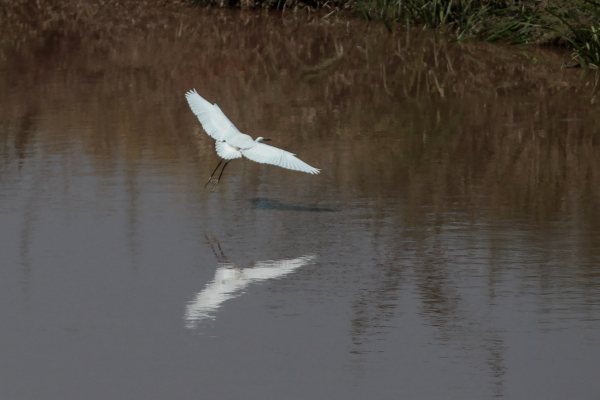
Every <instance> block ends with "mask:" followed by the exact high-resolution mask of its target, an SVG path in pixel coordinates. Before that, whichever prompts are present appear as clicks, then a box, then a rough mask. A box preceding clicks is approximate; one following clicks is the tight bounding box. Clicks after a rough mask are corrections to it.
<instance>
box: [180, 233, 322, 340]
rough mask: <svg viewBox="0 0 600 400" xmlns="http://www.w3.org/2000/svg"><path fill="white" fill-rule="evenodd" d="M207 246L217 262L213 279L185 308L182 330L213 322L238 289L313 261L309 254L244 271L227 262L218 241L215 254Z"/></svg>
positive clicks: (250, 267)
mask: <svg viewBox="0 0 600 400" xmlns="http://www.w3.org/2000/svg"><path fill="white" fill-rule="evenodd" d="M209 244H210V246H211V248H212V250H213V253H214V254H215V256H216V257H217V259H218V268H217V270H216V271H215V277H214V278H213V279H212V280H211V281H210V282H209V283H208V284H207V285H206V287H205V288H204V289H203V290H202V291H201V292H199V293H198V294H197V295H196V297H195V298H194V300H192V301H190V302H189V303H188V305H187V307H186V309H185V321H186V327H187V328H190V329H193V328H195V327H196V325H197V323H198V322H199V321H201V320H202V319H214V318H215V313H216V312H217V310H218V309H219V307H220V306H221V304H222V303H223V302H225V301H226V300H229V299H232V298H235V297H237V296H239V295H241V294H242V290H243V289H244V288H245V287H246V286H248V285H249V284H251V283H255V282H260V281H264V280H267V279H276V278H281V277H283V276H285V275H288V274H290V273H292V272H294V270H296V269H298V268H300V267H302V266H304V265H306V264H308V263H309V262H310V261H312V260H313V259H315V258H316V256H314V255H309V256H304V257H299V258H295V259H292V260H269V261H261V262H256V263H251V264H250V265H249V266H248V267H247V268H240V267H239V266H238V265H236V264H233V263H230V262H229V261H228V260H227V258H226V257H225V254H224V253H223V250H222V249H221V245H220V244H219V243H218V242H217V247H218V249H219V253H217V252H216V251H215V247H214V245H213V244H212V243H210V242H209Z"/></svg>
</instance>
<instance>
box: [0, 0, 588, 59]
mask: <svg viewBox="0 0 600 400" xmlns="http://www.w3.org/2000/svg"><path fill="white" fill-rule="evenodd" d="M199 6H201V7H208V8H212V9H213V10H217V9H223V8H240V9H243V10H245V11H246V16H247V13H248V12H250V13H252V12H256V11H258V10H282V11H283V13H284V15H290V14H291V15H295V16H297V17H298V18H306V20H307V21H310V22H315V21H317V22H324V23H331V22H334V23H335V22H340V21H341V22H343V21H346V20H356V19H357V18H363V19H366V20H369V21H377V22H379V23H382V24H383V25H385V27H386V28H387V30H388V31H390V32H391V31H394V30H399V29H404V28H406V27H422V28H424V29H429V30H434V31H436V33H438V32H439V33H441V34H442V36H444V37H445V39H446V40H448V41H464V40H467V39H476V40H479V41H484V42H500V43H507V44H525V43H529V44H538V45H554V46H556V45H558V46H568V47H569V48H571V49H572V50H573V52H572V54H571V57H568V56H567V57H565V59H564V63H563V66H565V67H590V68H594V69H596V68H598V66H599V65H600V37H599V31H598V29H600V3H598V2H596V1H592V0H574V1H567V0H561V1H556V2H551V1H549V0H544V1H535V0H522V1H517V0H334V1H321V0H315V1H313V0H306V1H300V0H228V1H225V0H188V1H173V0H143V1H124V0H103V1H97V2H81V1H76V0H73V1H63V2H58V1H53V0H48V1H39V2H31V3H27V4H26V5H25V6H23V5H22V4H21V2H19V1H15V0H0V33H2V36H3V41H4V42H6V41H7V40H8V41H15V42H18V41H23V40H29V39H30V38H31V37H33V36H39V35H38V34H39V31H40V30H44V31H52V30H55V31H64V30H69V29H76V28H75V27H76V26H77V25H78V24H83V25H86V26H88V27H89V26H90V25H92V26H97V27H98V29H106V28H109V29H113V30H116V31H119V30H120V29H129V28H131V27H132V26H140V25H144V26H145V25H148V24H150V25H152V24H154V22H152V21H155V20H160V19H161V17H164V18H167V19H168V18H169V13H175V14H176V13H179V12H182V10H185V9H194V8H199ZM159 14H164V15H163V16H161V17H159Z"/></svg>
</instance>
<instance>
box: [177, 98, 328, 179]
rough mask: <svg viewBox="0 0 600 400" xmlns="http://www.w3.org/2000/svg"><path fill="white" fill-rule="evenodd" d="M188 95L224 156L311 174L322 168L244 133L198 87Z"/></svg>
mask: <svg viewBox="0 0 600 400" xmlns="http://www.w3.org/2000/svg"><path fill="white" fill-rule="evenodd" d="M185 97H186V98H187V101H188V104H189V105H190V108H191V109H192V112H193V113H194V114H195V115H196V116H197V117H198V120H199V121H200V123H201V124H202V127H203V128H204V130H205V131H206V133H208V135H209V136H210V137H212V138H213V139H215V140H216V141H217V143H216V145H215V147H216V150H217V154H218V155H219V156H220V157H221V158H223V159H226V160H233V159H235V158H240V157H241V156H245V157H246V158H249V159H250V160H252V161H256V162H258V163H261V164H272V165H277V166H278V167H282V168H287V169H291V170H294V171H301V172H306V173H309V174H318V173H319V172H320V170H319V169H317V168H313V167H311V166H310V165H308V164H307V163H305V162H304V161H302V160H300V159H298V158H296V157H295V156H294V154H292V153H290V152H288V151H285V150H281V149H278V148H277V147H273V146H269V145H266V144H263V143H260V140H261V139H262V138H258V139H257V140H256V141H255V140H253V139H252V137H250V136H249V135H246V134H244V133H241V132H240V131H239V130H238V129H237V128H236V127H235V126H234V125H233V123H232V122H231V121H230V120H229V118H227V117H226V116H225V114H224V113H223V111H221V109H220V108H219V106H217V105H216V104H210V103H209V102H208V101H206V100H204V99H203V98H202V97H201V96H200V95H199V94H198V92H196V89H193V90H190V91H189V92H187V93H186V94H185ZM209 181H210V179H209ZM217 182H218V181H217Z"/></svg>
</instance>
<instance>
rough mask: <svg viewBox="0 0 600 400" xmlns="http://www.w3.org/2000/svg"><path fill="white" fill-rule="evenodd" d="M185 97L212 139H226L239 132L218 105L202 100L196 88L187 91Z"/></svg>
mask: <svg viewBox="0 0 600 400" xmlns="http://www.w3.org/2000/svg"><path fill="white" fill-rule="evenodd" d="M185 97H186V99H187V101H188V104H189V105H190V108H191V109H192V112H193V113H194V115H196V117H198V120H199V121H200V123H201V124H202V127H203V128H204V130H205V131H206V133H208V135H209V136H210V137H212V138H213V139H215V140H226V139H228V138H230V137H232V136H236V135H239V134H240V133H241V132H240V131H239V130H238V129H237V128H236V127H235V125H233V123H232V122H231V121H230V120H229V118H227V116H226V115H225V114H224V113H223V111H221V109H220V108H219V106H218V105H216V104H210V103H209V102H208V101H206V100H204V99H203V98H202V97H201V96H200V95H199V94H198V92H196V89H194V90H190V91H189V92H187V93H186V94H185Z"/></svg>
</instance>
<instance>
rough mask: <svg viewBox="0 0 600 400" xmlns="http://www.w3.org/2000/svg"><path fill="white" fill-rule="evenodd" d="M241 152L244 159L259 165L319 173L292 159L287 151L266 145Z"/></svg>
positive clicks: (296, 159)
mask: <svg viewBox="0 0 600 400" xmlns="http://www.w3.org/2000/svg"><path fill="white" fill-rule="evenodd" d="M241 152H242V155H243V156H244V157H247V158H249V159H250V160H252V161H256V162H257V163H261V164H272V165H277V166H278V167H283V168H287V169H291V170H294V171H301V172H307V173H309V174H318V173H319V172H320V171H321V170H319V169H317V168H313V167H311V166H310V165H308V164H307V163H305V162H304V161H302V160H300V159H298V158H296V157H294V154H292V153H290V152H289V151H285V150H281V149H278V148H277V147H273V146H269V145H268V144H263V143H257V144H256V146H254V147H251V148H249V149H245V150H241Z"/></svg>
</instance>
